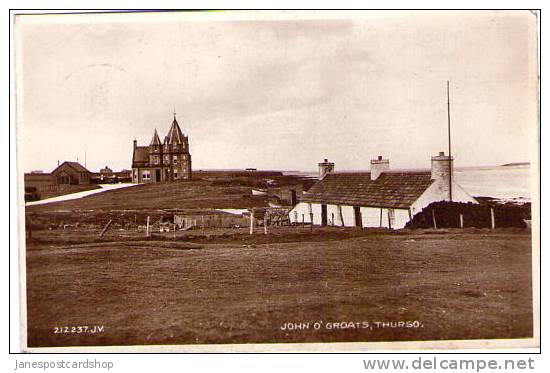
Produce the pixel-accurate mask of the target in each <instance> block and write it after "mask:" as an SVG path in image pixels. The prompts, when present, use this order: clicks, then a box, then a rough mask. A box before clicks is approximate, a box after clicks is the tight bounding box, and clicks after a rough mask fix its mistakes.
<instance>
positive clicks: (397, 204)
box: [300, 171, 433, 208]
mask: <svg viewBox="0 0 550 373" xmlns="http://www.w3.org/2000/svg"><path fill="white" fill-rule="evenodd" d="M432 183H433V180H432V179H431V172H429V171H428V172H398V171H388V172H384V173H382V174H381V175H380V176H379V177H378V179H376V180H371V179H370V172H360V173H359V172H358V173H332V174H328V175H326V176H325V177H324V178H323V179H322V180H319V181H318V182H317V183H315V184H314V185H313V186H312V187H311V188H310V189H309V190H308V191H307V193H305V194H304V195H303V196H301V198H300V200H301V201H302V202H312V203H323V204H340V205H348V206H369V207H386V208H409V207H410V206H411V205H412V204H413V203H414V202H415V201H416V200H417V199H418V198H419V197H420V195H422V193H424V191H425V190H426V189H427V188H428V187H429V186H430V185H431V184H432Z"/></svg>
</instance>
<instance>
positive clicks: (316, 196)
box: [290, 152, 478, 229]
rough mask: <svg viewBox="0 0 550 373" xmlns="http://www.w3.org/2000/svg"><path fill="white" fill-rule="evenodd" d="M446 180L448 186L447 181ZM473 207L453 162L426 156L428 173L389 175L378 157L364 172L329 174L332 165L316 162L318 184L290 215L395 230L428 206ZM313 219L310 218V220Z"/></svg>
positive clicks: (386, 162)
mask: <svg viewBox="0 0 550 373" xmlns="http://www.w3.org/2000/svg"><path fill="white" fill-rule="evenodd" d="M450 180H451V183H450V182H449V181H450ZM451 193H452V200H453V201H454V202H464V203H468V202H471V203H478V202H477V201H476V200H475V199H474V198H473V197H472V196H470V195H469V194H468V193H466V192H465V191H464V190H463V189H462V188H461V187H460V185H458V184H457V183H456V182H455V181H454V179H453V158H452V157H449V156H446V155H445V154H444V153H443V152H440V153H439V155H437V156H434V157H432V159H431V170H430V171H426V172H422V171H421V172H417V171H390V162H389V160H387V159H382V157H378V158H377V159H373V160H372V161H371V169H370V172H343V173H337V172H334V163H330V162H328V160H326V159H325V161H324V162H321V163H319V181H318V182H317V183H315V184H314V185H313V186H312V187H311V188H310V189H309V190H308V191H307V192H305V193H304V194H303V195H302V196H300V198H299V203H298V204H297V205H296V206H294V208H293V209H292V211H291V212H290V219H291V221H294V222H298V223H301V222H306V223H310V222H312V221H313V224H316V225H335V226H345V227H384V228H392V229H399V228H403V227H404V226H405V224H406V223H407V222H408V221H409V220H411V219H412V217H413V216H414V215H415V214H416V213H418V212H420V211H421V210H422V209H423V208H424V207H426V206H428V205H429V204H430V203H432V202H437V201H445V200H449V198H450V194H451ZM312 218H313V219H312Z"/></svg>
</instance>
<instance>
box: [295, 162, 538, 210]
mask: <svg viewBox="0 0 550 373" xmlns="http://www.w3.org/2000/svg"><path fill="white" fill-rule="evenodd" d="M424 171H427V170H424ZM352 172H353V171H352ZM284 173H285V174H289V175H290V174H292V175H303V176H310V177H315V176H316V174H315V173H314V172H296V171H290V172H284ZM454 177H455V181H456V182H457V183H458V184H459V185H460V186H461V187H462V188H463V189H464V190H465V191H466V192H468V194H470V195H471V196H474V197H492V198H495V199H497V200H500V201H502V202H515V203H520V204H521V203H525V202H531V182H532V176H531V167H530V165H529V164H518V165H503V166H482V167H456V168H455V172H454Z"/></svg>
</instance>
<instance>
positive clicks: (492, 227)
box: [491, 207, 495, 229]
mask: <svg viewBox="0 0 550 373" xmlns="http://www.w3.org/2000/svg"><path fill="white" fill-rule="evenodd" d="M491 229H495V211H494V210H493V208H492V207H491Z"/></svg>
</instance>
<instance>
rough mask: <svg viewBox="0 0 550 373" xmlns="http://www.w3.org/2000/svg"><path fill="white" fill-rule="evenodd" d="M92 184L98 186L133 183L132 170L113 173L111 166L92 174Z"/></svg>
mask: <svg viewBox="0 0 550 373" xmlns="http://www.w3.org/2000/svg"><path fill="white" fill-rule="evenodd" d="M92 182H93V183H96V184H115V183H130V182H132V170H126V169H124V170H121V171H113V170H112V169H111V168H110V167H109V166H105V167H104V168H102V169H100V170H99V172H94V173H92Z"/></svg>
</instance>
